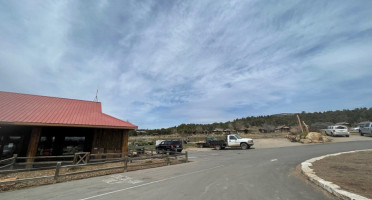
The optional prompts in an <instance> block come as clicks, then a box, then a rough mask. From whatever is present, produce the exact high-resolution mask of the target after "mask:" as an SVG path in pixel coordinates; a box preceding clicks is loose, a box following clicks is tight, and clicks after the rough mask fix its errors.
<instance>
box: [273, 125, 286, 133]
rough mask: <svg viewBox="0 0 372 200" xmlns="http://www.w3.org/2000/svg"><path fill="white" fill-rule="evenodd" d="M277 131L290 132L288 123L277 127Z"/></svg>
mask: <svg viewBox="0 0 372 200" xmlns="http://www.w3.org/2000/svg"><path fill="white" fill-rule="evenodd" d="M275 132H277V133H278V132H280V133H288V132H289V127H288V126H286V125H283V126H278V127H276V128H275Z"/></svg>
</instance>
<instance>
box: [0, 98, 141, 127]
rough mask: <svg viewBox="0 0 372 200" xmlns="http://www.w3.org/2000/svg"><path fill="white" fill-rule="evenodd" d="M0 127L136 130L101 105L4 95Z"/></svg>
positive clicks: (0, 101) (1, 99) (1, 101)
mask: <svg viewBox="0 0 372 200" xmlns="http://www.w3.org/2000/svg"><path fill="white" fill-rule="evenodd" d="M0 124H16V125H34V126H36V125H39V126H74V127H100V128H119V129H136V128H137V126H136V125H133V124H131V123H129V122H126V121H123V120H120V119H117V118H115V117H112V116H110V115H107V114H105V113H102V110H101V103H100V102H94V101H83V100H76V99H65V98H57V97H47V96H38V95H29V94H19V93H12V92H3V91H0Z"/></svg>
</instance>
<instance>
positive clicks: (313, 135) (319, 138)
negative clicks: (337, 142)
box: [306, 132, 323, 143]
mask: <svg viewBox="0 0 372 200" xmlns="http://www.w3.org/2000/svg"><path fill="white" fill-rule="evenodd" d="M306 139H310V140H312V141H313V142H315V143H316V142H319V141H323V138H322V134H321V133H317V132H310V133H308V134H307V136H306Z"/></svg>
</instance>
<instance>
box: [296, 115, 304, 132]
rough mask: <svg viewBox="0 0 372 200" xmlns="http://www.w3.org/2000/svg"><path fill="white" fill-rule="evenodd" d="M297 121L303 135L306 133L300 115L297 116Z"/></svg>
mask: <svg viewBox="0 0 372 200" xmlns="http://www.w3.org/2000/svg"><path fill="white" fill-rule="evenodd" d="M297 120H298V125H299V126H300V129H301V133H303V132H304V129H303V128H302V124H301V120H300V116H298V115H297Z"/></svg>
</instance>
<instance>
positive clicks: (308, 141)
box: [300, 139, 312, 144]
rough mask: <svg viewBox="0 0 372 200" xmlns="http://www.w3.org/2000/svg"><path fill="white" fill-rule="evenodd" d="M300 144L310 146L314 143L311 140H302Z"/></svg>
mask: <svg viewBox="0 0 372 200" xmlns="http://www.w3.org/2000/svg"><path fill="white" fill-rule="evenodd" d="M300 142H301V143H302V144H309V143H312V141H311V140H310V139H301V140H300Z"/></svg>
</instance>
